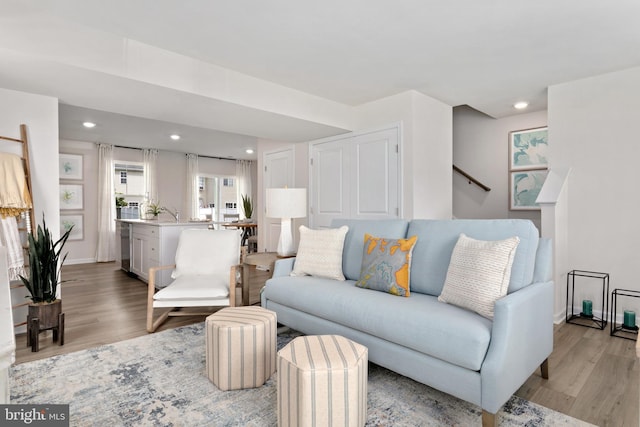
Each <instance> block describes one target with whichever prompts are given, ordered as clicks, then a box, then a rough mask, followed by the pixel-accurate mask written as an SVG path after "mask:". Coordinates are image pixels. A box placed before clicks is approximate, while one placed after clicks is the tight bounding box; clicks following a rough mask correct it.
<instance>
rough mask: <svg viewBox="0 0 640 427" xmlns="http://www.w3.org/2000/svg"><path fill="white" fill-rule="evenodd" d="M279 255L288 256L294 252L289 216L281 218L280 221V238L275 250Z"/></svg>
mask: <svg viewBox="0 0 640 427" xmlns="http://www.w3.org/2000/svg"><path fill="white" fill-rule="evenodd" d="M276 252H277V253H278V256H280V257H288V256H291V255H293V254H295V247H294V246H293V236H292V235H291V218H282V219H281V223H280V240H278V249H277V251H276Z"/></svg>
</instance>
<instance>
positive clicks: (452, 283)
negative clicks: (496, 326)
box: [438, 233, 520, 319]
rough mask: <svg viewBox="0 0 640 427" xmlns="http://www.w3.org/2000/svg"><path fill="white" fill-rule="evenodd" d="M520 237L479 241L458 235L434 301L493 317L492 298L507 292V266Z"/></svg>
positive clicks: (508, 268)
mask: <svg viewBox="0 0 640 427" xmlns="http://www.w3.org/2000/svg"><path fill="white" fill-rule="evenodd" d="M519 243H520V239H519V238H518V237H517V236H514V237H510V238H508V239H505V240H497V241H483V240H475V239H472V238H470V237H467V236H466V235H465V234H464V233H462V234H460V237H459V238H458V242H457V243H456V246H455V248H454V249H453V253H452V254H451V261H450V263H449V269H448V270H447V278H446V279H445V282H444V287H443V288H442V293H441V294H440V296H439V297H438V301H442V302H446V303H449V304H453V305H457V306H460V307H464V308H467V309H469V310H472V311H475V312H476V313H478V314H480V315H482V316H484V317H486V318H488V319H493V308H494V304H495V302H496V300H498V299H499V298H502V297H503V296H505V295H506V294H507V290H508V288H509V279H510V278H511V265H512V264H513V257H514V255H515V253H516V249H517V248H518V244H519Z"/></svg>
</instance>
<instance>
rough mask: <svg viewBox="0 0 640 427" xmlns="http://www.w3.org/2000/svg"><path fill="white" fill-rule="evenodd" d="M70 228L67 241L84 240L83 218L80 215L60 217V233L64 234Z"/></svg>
mask: <svg viewBox="0 0 640 427" xmlns="http://www.w3.org/2000/svg"><path fill="white" fill-rule="evenodd" d="M71 227H73V228H72V229H71V233H70V234H69V240H70V241H71V240H82V239H84V217H83V215H82V214H74V215H60V233H61V234H62V233H66V232H67V231H68V230H69V229H70V228H71Z"/></svg>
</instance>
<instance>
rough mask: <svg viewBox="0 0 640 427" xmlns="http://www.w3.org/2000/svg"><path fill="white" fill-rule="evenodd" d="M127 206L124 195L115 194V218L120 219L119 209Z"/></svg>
mask: <svg viewBox="0 0 640 427" xmlns="http://www.w3.org/2000/svg"><path fill="white" fill-rule="evenodd" d="M127 206H129V204H128V203H127V201H126V200H125V199H124V196H116V218H118V219H120V218H121V217H122V214H121V209H122V208H126V207H127Z"/></svg>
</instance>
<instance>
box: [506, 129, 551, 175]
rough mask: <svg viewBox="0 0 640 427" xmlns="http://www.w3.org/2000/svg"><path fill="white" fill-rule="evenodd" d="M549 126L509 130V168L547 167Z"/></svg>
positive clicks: (512, 169)
mask: <svg viewBox="0 0 640 427" xmlns="http://www.w3.org/2000/svg"><path fill="white" fill-rule="evenodd" d="M548 150H549V141H548V138H547V127H540V128H534V129H525V130H518V131H513V132H509V170H510V171H514V170H526V169H546V168H547V167H548V164H547V153H548Z"/></svg>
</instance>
